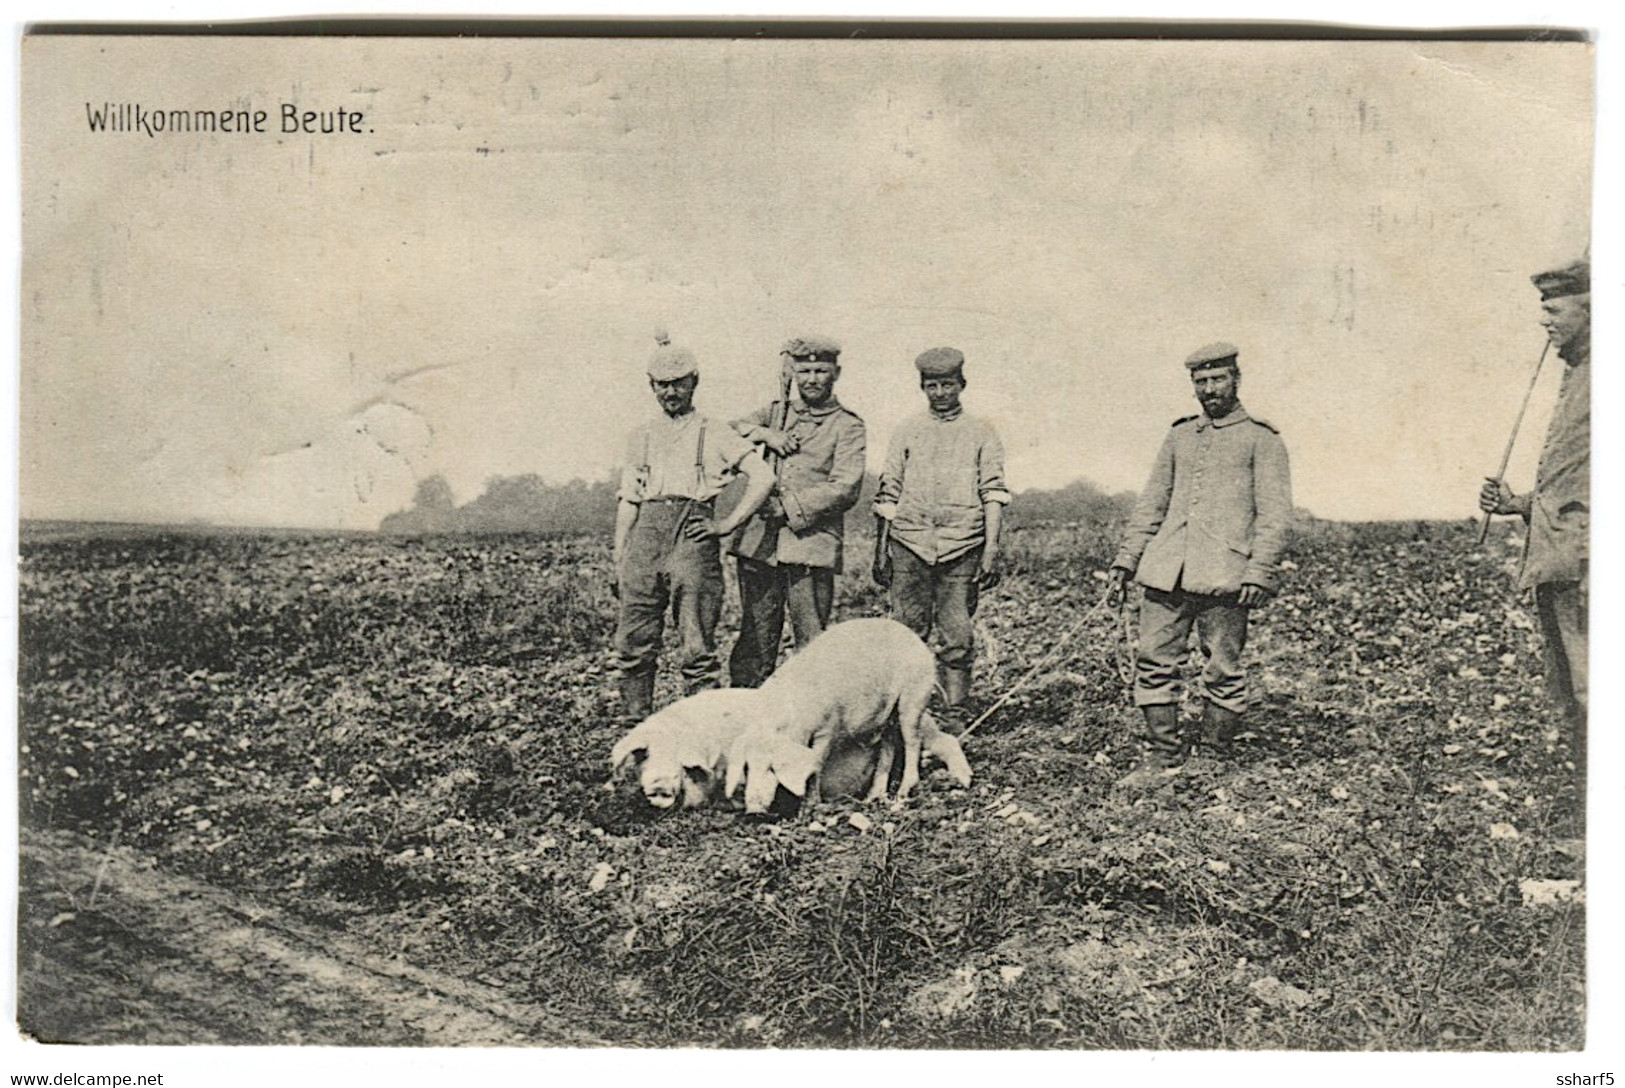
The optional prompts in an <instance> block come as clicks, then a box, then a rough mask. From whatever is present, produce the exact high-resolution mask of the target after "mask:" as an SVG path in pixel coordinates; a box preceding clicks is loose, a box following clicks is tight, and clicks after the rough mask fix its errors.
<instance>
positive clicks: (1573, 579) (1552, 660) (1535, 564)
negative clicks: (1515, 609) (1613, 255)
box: [1518, 337, 1591, 718]
mask: <svg viewBox="0 0 1625 1088" xmlns="http://www.w3.org/2000/svg"><path fill="white" fill-rule="evenodd" d="M1564 354H1565V356H1566V358H1565V362H1567V364H1568V368H1567V370H1566V371H1565V372H1564V374H1563V386H1562V389H1561V390H1560V391H1559V393H1558V401H1557V410H1556V411H1555V412H1554V413H1553V415H1552V422H1551V425H1550V427H1548V428H1547V431H1546V444H1545V446H1543V447H1542V449H1541V454H1540V466H1539V468H1538V469H1537V470H1536V472H1535V490H1534V491H1533V492H1532V493H1531V494H1530V496H1529V512H1528V514H1527V517H1528V521H1529V535H1528V536H1527V537H1526V538H1525V543H1524V555H1523V569H1522V572H1521V573H1520V575H1519V579H1518V584H1519V587H1520V588H1523V589H1533V590H1534V591H1535V610H1536V612H1537V613H1538V615H1539V617H1540V626H1541V634H1542V635H1543V636H1544V637H1543V647H1544V653H1545V658H1546V661H1545V664H1546V680H1547V686H1548V688H1549V689H1550V690H1551V694H1552V697H1553V699H1554V700H1556V702H1557V703H1558V705H1559V706H1560V707H1561V708H1562V709H1564V710H1565V711H1567V712H1569V713H1570V714H1574V715H1577V716H1579V717H1581V718H1583V717H1584V716H1585V713H1586V707H1587V703H1588V691H1587V688H1588V668H1587V659H1586V658H1587V651H1588V642H1589V640H1588V637H1587V613H1588V611H1589V607H1588V606H1589V600H1588V598H1589V595H1590V594H1589V590H1590V578H1589V555H1590V548H1589V536H1590V528H1591V342H1590V339H1589V337H1588V338H1587V339H1585V340H1584V341H1582V342H1580V343H1577V344H1575V345H1573V346H1572V347H1570V348H1568V349H1567V350H1566V352H1565V353H1564Z"/></svg>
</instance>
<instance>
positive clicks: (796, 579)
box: [728, 397, 867, 687]
mask: <svg viewBox="0 0 1625 1088" xmlns="http://www.w3.org/2000/svg"><path fill="white" fill-rule="evenodd" d="M781 419H783V420H785V426H784V428H783V429H784V430H787V431H788V432H789V433H790V434H792V435H794V436H795V437H796V439H797V440H798V442H799V443H800V445H799V446H798V448H797V449H796V451H795V452H794V453H792V454H789V455H787V456H784V457H781V458H779V459H778V482H777V484H776V485H775V487H774V492H773V493H774V495H775V496H777V497H778V500H779V503H780V504H781V505H782V507H783V508H784V514H783V516H782V517H772V516H769V515H767V514H765V513H763V512H761V511H758V512H757V513H756V514H755V515H754V516H753V517H752V518H751V519H750V520H749V521H747V522H746V523H745V524H744V525H743V526H741V527H740V529H739V532H738V533H736V534H735V535H734V538H733V540H732V542H731V543H730V545H729V551H731V552H732V553H733V554H734V555H735V556H737V557H738V572H739V603H740V612H741V615H740V620H739V639H738V641H737V642H735V643H734V648H733V653H732V654H731V655H730V656H729V658H728V672H729V676H730V678H731V680H732V683H733V685H734V686H735V687H756V686H757V685H759V684H760V683H761V682H762V681H763V680H765V679H767V677H768V676H769V675H771V674H772V672H773V670H774V668H776V667H777V665H778V658H779V642H780V640H781V639H782V638H783V634H784V621H785V616H786V612H788V615H789V619H790V628H791V632H792V634H793V636H794V639H795V645H796V648H797V649H800V648H801V647H802V646H805V645H806V644H807V643H808V642H810V641H812V639H813V637H814V636H816V635H817V634H818V633H819V632H820V631H822V630H823V629H824V628H825V626H827V625H828V623H829V617H830V612H831V610H832V608H833V607H834V602H835V575H836V573H837V572H838V571H839V570H840V569H841V563H842V558H843V547H844V543H845V540H844V538H845V520H846V512H847V511H848V510H850V509H851V508H852V507H853V506H854V505H855V504H856V503H857V501H858V492H859V491H860V490H861V489H862V487H863V473H864V469H865V467H866V464H867V461H866V456H865V435H864V428H863V420H861V419H859V418H858V416H857V415H856V414H855V413H853V412H851V411H848V410H847V409H846V408H844V407H842V406H841V404H840V403H839V402H838V401H836V400H835V399H834V398H833V397H831V398H830V400H829V402H828V403H827V404H825V405H823V406H822V407H819V408H809V407H806V406H805V405H799V404H789V405H786V404H785V403H784V402H783V401H775V402H774V403H772V404H769V405H768V406H766V407H765V408H762V409H759V410H758V411H756V412H753V413H751V414H750V415H748V416H746V417H745V418H744V419H741V420H736V421H735V423H734V427H735V429H736V430H738V431H739V433H740V434H741V435H743V436H744V437H745V438H746V439H748V440H751V441H761V439H762V437H763V436H764V435H765V432H766V431H767V430H769V429H771V428H774V427H775V426H776V425H777V424H778V422H779V421H780V420H781Z"/></svg>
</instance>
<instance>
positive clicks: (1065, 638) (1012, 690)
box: [959, 593, 1122, 739]
mask: <svg viewBox="0 0 1625 1088" xmlns="http://www.w3.org/2000/svg"><path fill="white" fill-rule="evenodd" d="M1108 596H1110V594H1109V593H1104V594H1102V595H1101V597H1100V599H1099V600H1098V601H1096V602H1095V603H1094V604H1093V605H1092V606H1090V608H1089V610H1088V611H1087V612H1085V613H1084V614H1083V615H1081V616H1079V617H1078V621H1077V622H1076V623H1074V624H1073V625H1072V626H1071V627H1070V628H1068V629H1067V632H1066V634H1064V635H1062V636H1061V637H1060V638H1059V639H1057V640H1056V641H1055V644H1054V645H1053V646H1051V647H1050V650H1049V653H1047V654H1045V655H1044V656H1043V657H1041V658H1039V659H1038V661H1037V663H1036V664H1034V665H1033V667H1032V668H1030V669H1028V670H1027V671H1026V673H1024V674H1023V675H1022V677H1021V679H1019V680H1017V681H1016V682H1015V683H1014V684H1012V685H1011V686H1010V687H1009V688H1008V689H1007V690H1006V691H1005V693H1004V694H1003V695H1001V696H999V698H998V701H997V702H995V703H994V704H993V705H992V706H990V707H988V708H987V709H986V710H984V711H982V713H981V714H980V715H978V716H977V718H976V720H975V721H973V722H971V723H970V724H969V725H967V726H966V727H965V728H964V729H963V730H961V731H960V734H959V736H960V737H961V739H963V738H964V737H968V736H970V735H971V734H972V733H974V732H976V729H977V727H978V726H980V725H981V724H982V723H983V722H985V721H987V720H988V719H989V718H991V717H992V716H993V715H994V713H995V712H996V711H997V710H998V709H999V708H1000V707H1002V706H1004V704H1005V703H1008V702H1009V701H1010V699H1011V697H1012V696H1014V695H1015V694H1016V692H1018V691H1020V690H1021V689H1022V688H1024V687H1026V686H1027V684H1028V683H1029V682H1030V681H1031V680H1032V678H1033V677H1035V676H1037V675H1038V674H1039V673H1040V672H1041V671H1043V670H1044V669H1046V668H1048V667H1049V666H1050V665H1052V664H1054V663H1055V661H1056V660H1057V658H1058V657H1059V656H1060V653H1061V651H1062V650H1063V649H1065V648H1066V644H1067V643H1069V642H1071V641H1072V639H1073V638H1074V637H1075V636H1076V635H1077V634H1078V632H1079V631H1082V630H1083V628H1084V626H1085V625H1086V624H1087V623H1088V622H1089V621H1090V620H1091V619H1093V618H1094V616H1095V613H1097V612H1099V611H1101V610H1102V609H1104V608H1105V607H1106V598H1107V597H1108ZM1121 629H1122V628H1121V625H1119V630H1121ZM1119 675H1121V673H1119Z"/></svg>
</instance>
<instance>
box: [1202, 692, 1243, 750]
mask: <svg viewBox="0 0 1625 1088" xmlns="http://www.w3.org/2000/svg"><path fill="white" fill-rule="evenodd" d="M1239 732H1241V712H1240V711H1236V710H1230V709H1228V708H1227V707H1222V706H1220V705H1219V704H1218V703H1214V702H1208V703H1204V704H1203V706H1202V743H1203V744H1204V745H1206V746H1207V747H1209V748H1215V749H1223V748H1227V747H1229V745H1230V742H1231V741H1233V740H1235V739H1236V734H1237V733H1239Z"/></svg>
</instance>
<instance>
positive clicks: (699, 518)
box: [683, 515, 723, 544]
mask: <svg viewBox="0 0 1625 1088" xmlns="http://www.w3.org/2000/svg"><path fill="white" fill-rule="evenodd" d="M683 535H684V536H686V537H688V539H690V540H692V541H694V542H695V543H696V544H699V543H702V542H704V541H707V540H715V539H716V538H717V537H719V536H722V535H723V532H722V528H721V526H719V525H718V524H717V523H716V521H714V520H713V519H711V518H709V517H706V516H704V515H693V516H690V517H689V519H688V520H687V521H685V522H683Z"/></svg>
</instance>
